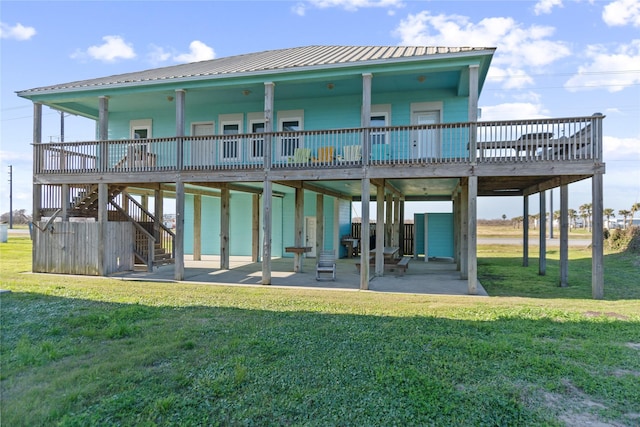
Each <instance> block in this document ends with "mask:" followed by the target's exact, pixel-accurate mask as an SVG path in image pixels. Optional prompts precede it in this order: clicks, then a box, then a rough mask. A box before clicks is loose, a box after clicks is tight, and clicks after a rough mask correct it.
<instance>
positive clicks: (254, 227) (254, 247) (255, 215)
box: [251, 194, 260, 262]
mask: <svg viewBox="0 0 640 427" xmlns="http://www.w3.org/2000/svg"><path fill="white" fill-rule="evenodd" d="M251 262H260V195H259V194H254V195H253V197H252V209H251Z"/></svg>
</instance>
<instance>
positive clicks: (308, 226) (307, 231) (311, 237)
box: [304, 216, 316, 258]
mask: <svg viewBox="0 0 640 427" xmlns="http://www.w3.org/2000/svg"><path fill="white" fill-rule="evenodd" d="M304 245H305V246H311V252H307V256H308V257H309V258H315V257H316V217H315V216H306V217H305V218H304Z"/></svg>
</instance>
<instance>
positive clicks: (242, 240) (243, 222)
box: [184, 192, 283, 257]
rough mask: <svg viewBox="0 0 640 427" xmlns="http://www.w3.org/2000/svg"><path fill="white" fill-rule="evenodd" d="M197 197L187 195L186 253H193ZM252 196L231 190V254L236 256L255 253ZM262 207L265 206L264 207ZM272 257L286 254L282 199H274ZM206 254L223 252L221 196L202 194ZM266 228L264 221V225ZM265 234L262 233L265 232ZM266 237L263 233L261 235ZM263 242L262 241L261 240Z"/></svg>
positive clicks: (203, 237)
mask: <svg viewBox="0 0 640 427" xmlns="http://www.w3.org/2000/svg"><path fill="white" fill-rule="evenodd" d="M193 199H194V196H193V195H190V194H187V195H186V196H185V217H184V218H185V224H184V228H185V234H184V248H185V249H184V250H185V254H193V237H194V235H193ZM252 204H253V201H252V195H251V194H244V193H235V192H234V193H231V200H230V205H229V208H230V210H231V216H230V220H229V234H230V238H229V253H230V254H231V255H235V256H251V244H252V243H251V242H252V239H251V237H252V236H251V233H252V226H251V221H252V219H253V213H252ZM260 209H262V207H261V208H260ZM272 212H273V225H272V230H273V231H272V234H273V235H272V244H273V247H272V256H274V257H279V256H282V252H283V250H282V235H281V234H282V220H281V214H282V202H281V200H280V199H278V198H274V199H273V202H272ZM201 229H202V238H201V241H202V254H203V255H219V254H220V198H219V197H208V196H203V197H202V227H201ZM260 230H262V223H261V224H260ZM261 234H262V233H261ZM261 239H262V236H261ZM260 242H261V243H260V244H261V245H262V240H260Z"/></svg>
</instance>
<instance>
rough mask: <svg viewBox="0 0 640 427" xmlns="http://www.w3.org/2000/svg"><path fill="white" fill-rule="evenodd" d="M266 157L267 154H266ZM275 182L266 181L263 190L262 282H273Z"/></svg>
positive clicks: (268, 283) (267, 283)
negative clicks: (272, 242)
mask: <svg viewBox="0 0 640 427" xmlns="http://www.w3.org/2000/svg"><path fill="white" fill-rule="evenodd" d="M265 157H266V156H265ZM272 186H273V184H272V183H271V180H270V179H267V180H265V181H264V187H263V190H262V284H263V285H270V284H271V230H272V224H271V195H272V193H273V190H272Z"/></svg>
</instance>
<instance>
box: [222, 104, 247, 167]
mask: <svg viewBox="0 0 640 427" xmlns="http://www.w3.org/2000/svg"><path fill="white" fill-rule="evenodd" d="M241 129H242V114H225V115H222V116H220V133H221V134H222V135H224V137H223V138H222V139H221V140H220V159H221V160H222V161H231V160H240V158H241V155H240V154H241V146H240V142H241V139H240V138H239V137H238V136H237V135H240V134H241Z"/></svg>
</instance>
